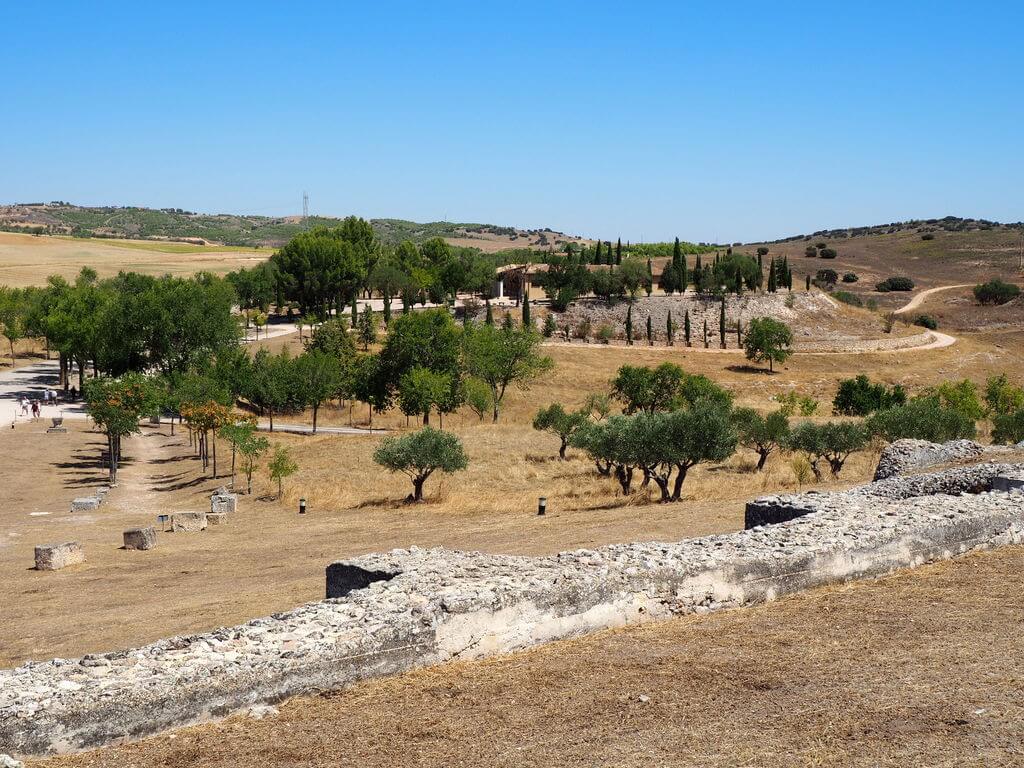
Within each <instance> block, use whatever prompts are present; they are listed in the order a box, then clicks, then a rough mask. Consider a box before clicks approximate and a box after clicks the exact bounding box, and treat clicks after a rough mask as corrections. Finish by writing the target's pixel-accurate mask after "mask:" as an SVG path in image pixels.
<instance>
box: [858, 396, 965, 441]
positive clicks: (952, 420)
mask: <svg viewBox="0 0 1024 768" xmlns="http://www.w3.org/2000/svg"><path fill="white" fill-rule="evenodd" d="M867 428H868V431H869V432H870V433H871V434H872V435H878V436H879V437H882V438H884V439H885V440H888V441H889V442H893V441H895V440H903V439H906V438H914V439H917V440H928V441H930V442H933V443H945V442H947V441H948V440H958V439H963V438H973V437H974V436H975V434H976V430H975V426H974V420H973V419H971V418H969V417H968V416H965V415H964V414H962V413H960V412H959V411H957V410H955V409H953V408H945V407H943V406H942V404H941V403H940V402H939V400H938V398H932V397H925V398H915V399H914V400H911V401H910V402H909V403H907V404H906V405H899V406H896V407H895V408H887V409H885V410H884V411H878V412H877V413H874V414H872V415H871V416H869V417H868V420H867Z"/></svg>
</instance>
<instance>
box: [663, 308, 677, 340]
mask: <svg viewBox="0 0 1024 768" xmlns="http://www.w3.org/2000/svg"><path fill="white" fill-rule="evenodd" d="M665 338H666V339H667V342H666V343H667V344H668V345H669V346H670V347H673V346H675V340H676V329H675V328H673V327H672V310H671V309H670V310H669V311H668V320H666V321H665Z"/></svg>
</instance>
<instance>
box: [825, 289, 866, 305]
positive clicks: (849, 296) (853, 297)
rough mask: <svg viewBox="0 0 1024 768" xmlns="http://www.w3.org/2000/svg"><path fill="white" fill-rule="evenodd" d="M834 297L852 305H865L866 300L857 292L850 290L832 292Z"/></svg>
mask: <svg viewBox="0 0 1024 768" xmlns="http://www.w3.org/2000/svg"><path fill="white" fill-rule="evenodd" d="M832 298H833V299H835V300H836V301H841V302H843V304H849V305H850V306H851V307H863V306H864V301H863V300H862V299H861V297H860V296H858V295H857V294H855V293H850V292H849V291H836V292H835V293H833V294H832Z"/></svg>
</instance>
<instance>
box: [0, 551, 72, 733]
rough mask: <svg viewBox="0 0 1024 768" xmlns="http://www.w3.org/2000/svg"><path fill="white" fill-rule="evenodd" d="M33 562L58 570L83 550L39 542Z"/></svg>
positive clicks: (37, 566)
mask: <svg viewBox="0 0 1024 768" xmlns="http://www.w3.org/2000/svg"><path fill="white" fill-rule="evenodd" d="M35 562H36V570H37V571H59V570H60V569H61V568H67V567H68V566H69V565H78V564H79V563H84V562H85V550H84V549H82V545H81V544H79V543H78V542H77V541H65V542H64V543H63V544H41V545H39V546H38V547H36V549H35ZM0 751H2V750H0Z"/></svg>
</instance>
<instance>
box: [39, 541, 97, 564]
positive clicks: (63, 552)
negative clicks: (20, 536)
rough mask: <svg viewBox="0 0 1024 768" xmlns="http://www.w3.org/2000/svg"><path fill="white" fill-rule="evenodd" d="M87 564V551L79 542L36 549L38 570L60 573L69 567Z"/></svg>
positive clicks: (67, 542)
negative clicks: (62, 569)
mask: <svg viewBox="0 0 1024 768" xmlns="http://www.w3.org/2000/svg"><path fill="white" fill-rule="evenodd" d="M84 562H85V550H84V549H82V545H81V544H79V543H78V542H77V541H65V542H64V543H63V544H41V545H40V546H38V547H36V570H37V571H58V570H60V569H61V568H65V567H67V566H69V565H78V564H79V563H84Z"/></svg>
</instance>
